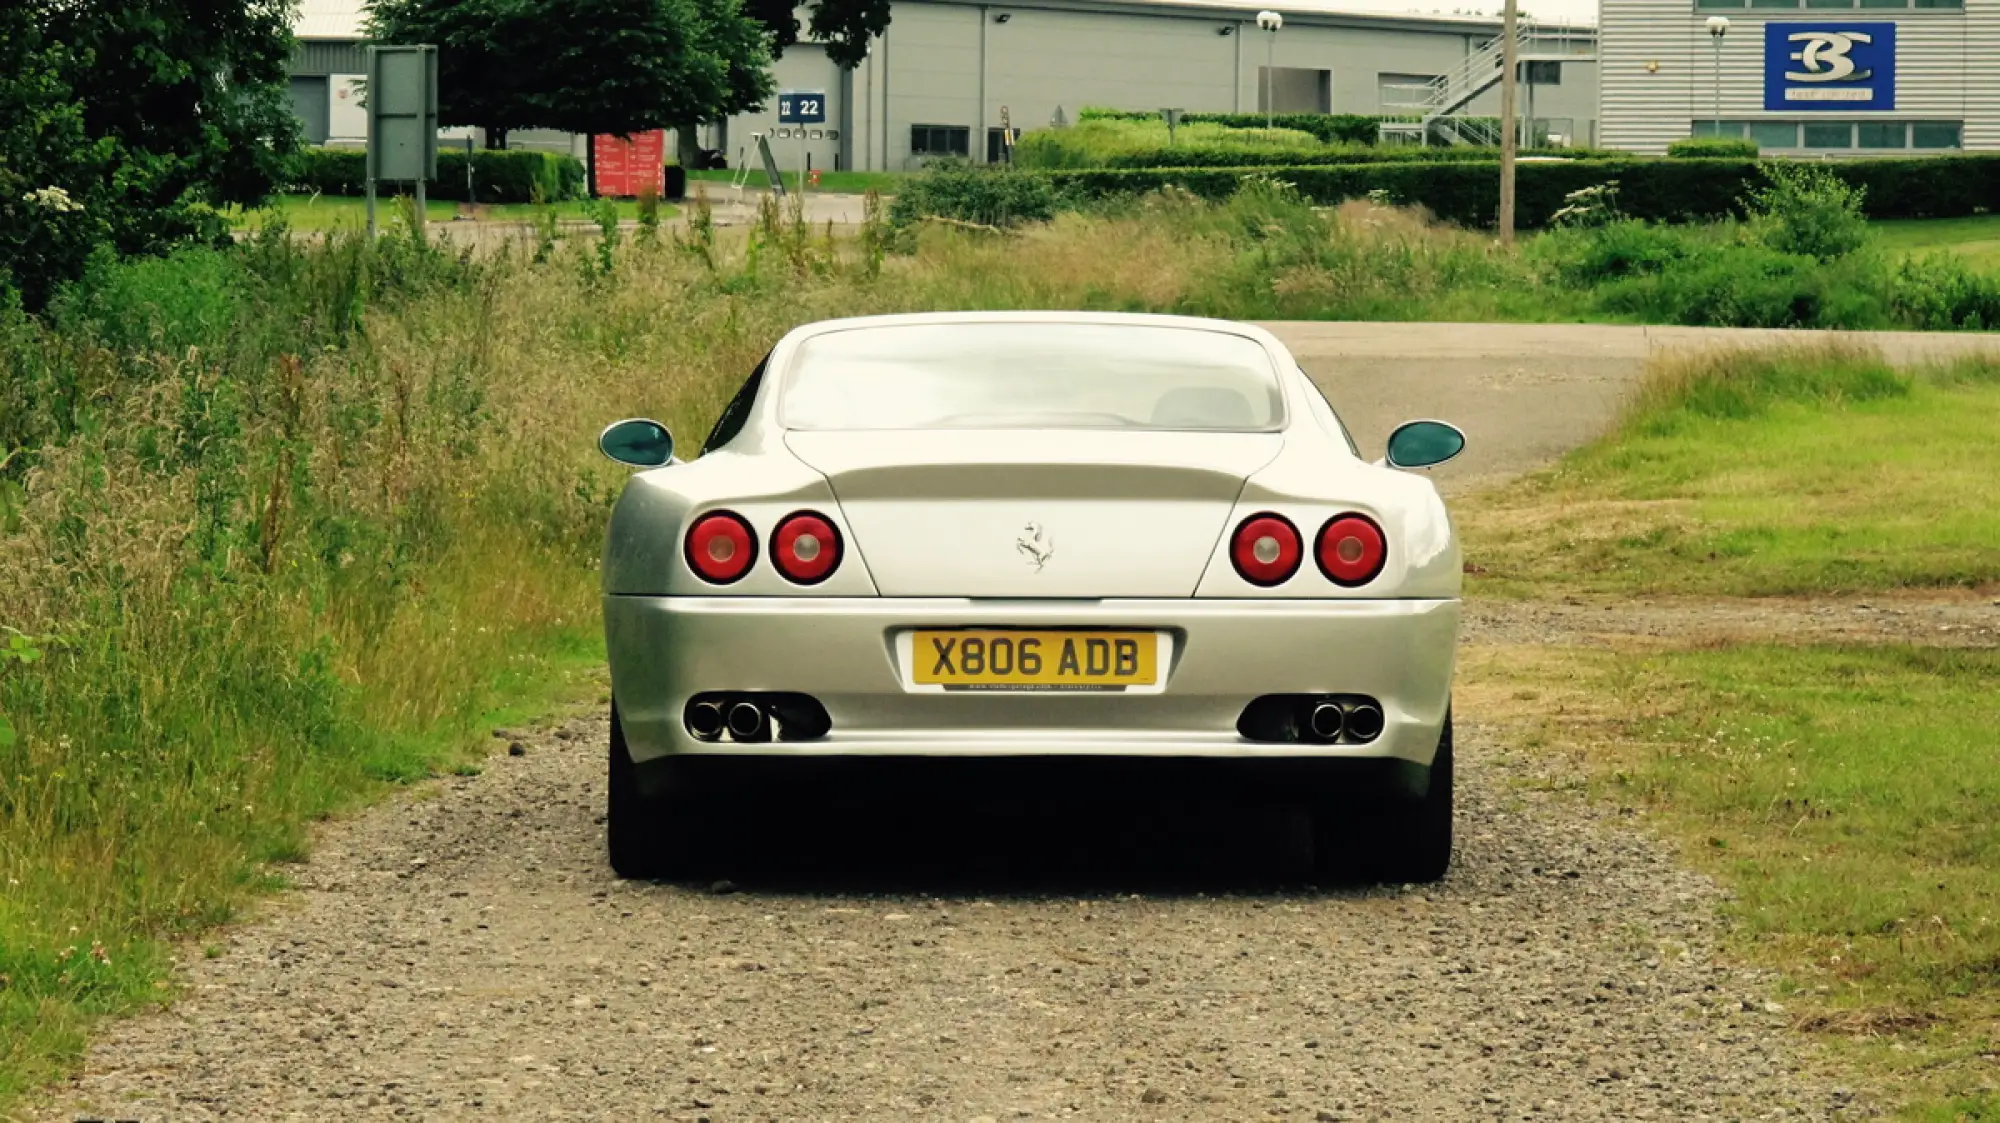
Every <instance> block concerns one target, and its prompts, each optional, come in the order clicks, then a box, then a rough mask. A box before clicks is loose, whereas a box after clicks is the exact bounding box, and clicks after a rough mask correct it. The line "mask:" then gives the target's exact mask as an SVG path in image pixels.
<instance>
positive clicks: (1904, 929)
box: [1465, 645, 2000, 1121]
mask: <svg viewBox="0 0 2000 1123" xmlns="http://www.w3.org/2000/svg"><path fill="white" fill-rule="evenodd" d="M1469 655H1470V656H1471V657H1470V658H1469V659H1468V662H1467V666H1466V668H1465V674H1466V678H1467V680H1468V686H1470V687H1472V688H1473V689H1475V690H1477V691H1478V693H1477V694H1475V695H1473V697H1475V698H1478V699H1480V708H1481V711H1482V712H1483V713H1485V714H1486V715H1487V716H1488V717H1489V719H1491V718H1492V717H1494V716H1495V715H1496V714H1497V713H1503V712H1505V713H1510V714H1511V717H1512V718H1514V719H1517V720H1518V721H1521V722H1524V723H1526V725H1527V726H1528V727H1529V728H1531V729H1534V730H1535V731H1536V732H1534V733H1532V734H1527V735H1526V736H1528V737H1529V738H1530V739H1531V740H1532V739H1534V738H1537V737H1539V738H1541V739H1542V745H1543V750H1544V751H1564V752H1571V753H1575V754H1577V755H1578V756H1580V757H1582V758H1584V759H1587V760H1588V761H1589V764H1590V767H1591V770H1592V772H1593V774H1594V776H1595V780H1594V785H1593V786H1594V789H1595V791H1596V794H1597V795H1598V796H1599V797H1600V798H1602V799H1604V800H1606V801H1608V802H1614V803H1617V804H1620V805H1624V806H1636V807H1638V808H1641V809H1643V810H1644V811H1645V812H1646V814H1647V815H1648V816H1649V819H1650V821H1651V822H1652V824H1653V826H1654V827H1655V828H1656V829H1659V830H1661V831H1663V832H1664V833H1665V834H1666V835H1667V836H1668V837H1670V838H1672V839H1674V840H1677V841H1678V842H1679V843H1680V848H1681V851H1682V853H1683V855H1684V856H1685V858H1686V860H1687V861H1689V862H1690V863H1692V864H1693V865H1695V866H1696V867H1698V868H1702V869H1705V870H1707V871H1708V872H1710V873H1712V874H1713V875H1715V876H1716V877H1717V878H1718V879H1719V880H1721V881H1722V882H1723V883H1725V884H1726V885H1728V886H1729V887H1730V888H1731V889H1732V890H1734V898H1733V900H1732V901H1731V903H1730V905H1729V906H1728V908H1729V916H1728V919H1729V920H1730V922H1731V929H1732V939H1733V943H1734V946H1735V948H1736V949H1737V952H1738V954H1740V955H1742V956H1743V957H1744V958H1745V959H1748V960H1750V961H1752V962H1756V963H1759V964H1763V965H1766V966H1770V967H1773V968H1776V969H1777V970H1778V971H1779V973H1780V978H1781V993H1779V994H1777V995H1775V996H1774V997H1775V998H1776V1000H1777V1001H1778V1002H1779V1003H1780V1004H1782V1005H1784V1006H1785V1008H1786V1011H1787V1013H1788V1014H1789V1015H1790V1016H1791V1017H1792V1019H1793V1023H1794V1025H1795V1026H1796V1027H1797V1028H1799V1029H1800V1030H1802V1031H1805V1032H1806V1033H1808V1034H1810V1035H1811V1036H1812V1037H1813V1038H1814V1039H1815V1040H1817V1041H1820V1042H1822V1043H1824V1044H1826V1045H1828V1046H1830V1047H1831V1048H1832V1050H1833V1056H1834V1058H1835V1059H1837V1060H1840V1061H1842V1062H1845V1063H1846V1064H1847V1065H1851V1066H1853V1067H1854V1068H1856V1069H1858V1070H1860V1071H1863V1072H1867V1073H1870V1074H1872V1075H1873V1076H1874V1077H1875V1078H1876V1079H1878V1080H1879V1081H1880V1082H1881V1083H1883V1084H1884V1085H1886V1086H1887V1087H1888V1090H1889V1092H1890V1095H1891V1096H1892V1098H1895V1099H1898V1100H1901V1101H1903V1104H1904V1107H1905V1112H1904V1114H1905V1116H1906V1117H1908V1118H1913V1119H1925V1120H1930V1119H1935V1120H1939V1121H1944V1120H1956V1119H1974V1120H1981V1119H1993V1118H1996V1117H2000V1115H1996V1114H1995V1113H2000V1096H1996V1095H1995V1094H1994V1092H1993V1090H1992V1089H1993V1083H1994V1081H1995V1079H1996V1074H1995V1073H1994V1067H1995V1064H1994V1060H1993V1056H1994V1054H1995V1053H1996V1052H2000V820H1996V818H1995V817H1994V815H1993V813H1992V812H1993V808H1995V807H2000V743H1996V740H1995V737H1994V733H1993V727H1994V719H1995V716H1996V709H1995V705H1994V702H1993V683H1994V682H1996V681H2000V652H1996V651H1993V650H1990V649H1988V650H1946V649H1936V648H1922V647H1839V646H1816V647H1793V646H1782V645H1749V646H1735V647H1726V648H1720V649H1700V650H1675V651H1645V652H1637V651H1605V650H1602V649H1593V650H1589V651H1581V650H1578V651H1559V650H1553V649H1520V648H1501V649H1486V650H1484V651H1481V650H1479V649H1473V650H1472V651H1471V652H1469ZM1468 700H1469V701H1470V700H1471V699H1468ZM1982 1111H1983V1112H1984V1114H1982V1113H1981V1112H1982Z"/></svg>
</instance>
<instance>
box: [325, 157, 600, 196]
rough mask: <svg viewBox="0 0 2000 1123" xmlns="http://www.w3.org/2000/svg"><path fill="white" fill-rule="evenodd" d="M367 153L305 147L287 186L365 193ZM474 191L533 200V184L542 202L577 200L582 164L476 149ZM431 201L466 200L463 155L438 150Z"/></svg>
mask: <svg viewBox="0 0 2000 1123" xmlns="http://www.w3.org/2000/svg"><path fill="white" fill-rule="evenodd" d="M367 174H368V157H367V155H366V154H365V153H363V152H362V151H361V150H360V149H358V148H307V149H303V150H301V151H300V152H299V154H298V155H297V156H296V157H295V158H294V162H293V165H292V174H291V177H290V184H289V186H290V188H291V190H294V191H298V192H303V193H311V192H317V193H319V194H321V195H365V194H367V193H368V184H367ZM472 186H473V192H474V194H475V195H476V196H477V197H478V200H479V202H482V203H532V202H535V201H536V199H535V194H536V191H535V189H536V187H537V186H539V187H540V188H541V198H542V200H543V201H545V202H550V203H559V202H563V201H565V200H569V199H580V198H582V197H583V194H584V168H583V162H582V161H580V160H578V159H576V158H575V157H573V156H564V155H559V154H557V153H553V152H529V151H493V150H490V149H480V150H476V151H474V152H473V154H472ZM424 193H425V195H427V196H428V197H430V198H432V199H444V200H448V201H452V202H460V203H462V202H466V201H467V200H466V197H465V153H464V152H463V151H454V150H451V149H446V150H444V151H441V152H439V153H438V174H437V178H436V179H434V180H431V181H430V182H428V183H426V184H425V185H424Z"/></svg>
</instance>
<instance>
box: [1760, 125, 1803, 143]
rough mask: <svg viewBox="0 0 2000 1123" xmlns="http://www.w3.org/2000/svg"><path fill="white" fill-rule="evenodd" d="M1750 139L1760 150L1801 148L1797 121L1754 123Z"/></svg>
mask: <svg viewBox="0 0 2000 1123" xmlns="http://www.w3.org/2000/svg"><path fill="white" fill-rule="evenodd" d="M1750 139H1751V140H1754V141H1756V142H1757V147H1758V148H1797V147H1798V146H1799V126H1798V122H1796V121H1752V122H1750Z"/></svg>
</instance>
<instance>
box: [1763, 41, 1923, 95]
mask: <svg viewBox="0 0 2000 1123" xmlns="http://www.w3.org/2000/svg"><path fill="white" fill-rule="evenodd" d="M1764 108H1765V109H1775V110H1789V111H1794V112H1796V111H1799V110H1825V109H1830V110H1834V111H1836V112H1853V111H1854V110H1857V109H1894V108H1896V25H1895V24H1893V23H1767V24H1765V25H1764Z"/></svg>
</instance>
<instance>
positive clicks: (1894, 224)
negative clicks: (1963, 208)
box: [1873, 215, 2000, 270]
mask: <svg viewBox="0 0 2000 1123" xmlns="http://www.w3.org/2000/svg"><path fill="white" fill-rule="evenodd" d="M1873 225H1874V227H1875V231H1876V233H1877V235H1878V236H1879V237H1880V238H1881V240H1882V245H1883V246H1884V247H1885V248H1887V249H1889V250H1891V251H1892V252H1895V253H1926V252H1929V251H1931V250H1951V251H1952V252H1954V253H1957V254H1959V255H1961V256H1963V257H1964V258H1965V259H1966V260H1967V261H1968V262H1970V263H1972V264H1973V265H1975V266H1977V267H1979V268H1981V269H1996V270H2000V215H1976V216H1974V217H1971V218H1921V219H1892V220H1886V221H1882V222H1877V223H1874V224H1873Z"/></svg>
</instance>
